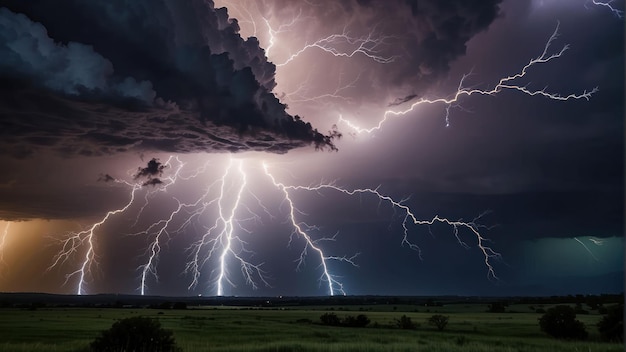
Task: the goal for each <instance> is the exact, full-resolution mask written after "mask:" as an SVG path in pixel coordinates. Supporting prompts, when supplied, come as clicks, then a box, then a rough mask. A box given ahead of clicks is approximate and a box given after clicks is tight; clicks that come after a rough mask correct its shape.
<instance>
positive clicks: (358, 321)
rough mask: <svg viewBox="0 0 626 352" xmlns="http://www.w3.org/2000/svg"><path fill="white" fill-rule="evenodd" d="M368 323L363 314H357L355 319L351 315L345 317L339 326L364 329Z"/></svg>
mask: <svg viewBox="0 0 626 352" xmlns="http://www.w3.org/2000/svg"><path fill="white" fill-rule="evenodd" d="M369 323H370V319H369V318H368V317H367V315H365V314H359V315H357V316H356V317H355V316H353V315H348V316H346V317H345V318H344V319H343V321H342V324H341V325H344V326H349V327H353V328H364V327H366V326H367V325H368V324H369Z"/></svg>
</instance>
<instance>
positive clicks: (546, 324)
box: [539, 305, 587, 340]
mask: <svg viewBox="0 0 626 352" xmlns="http://www.w3.org/2000/svg"><path fill="white" fill-rule="evenodd" d="M539 327H540V328H541V331H543V332H545V333H546V334H548V335H550V336H552V337H555V338H562V339H575V340H584V339H586V338H587V330H586V329H585V324H583V323H582V322H580V321H579V320H576V311H575V310H574V308H572V307H570V306H565V305H561V306H556V307H553V308H550V309H548V310H547V311H546V313H545V314H544V315H543V316H542V317H541V318H539Z"/></svg>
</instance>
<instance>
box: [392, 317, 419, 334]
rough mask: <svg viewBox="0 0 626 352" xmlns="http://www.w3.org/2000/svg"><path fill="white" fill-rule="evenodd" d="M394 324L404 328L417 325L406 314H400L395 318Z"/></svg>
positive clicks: (411, 327)
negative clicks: (398, 317)
mask: <svg viewBox="0 0 626 352" xmlns="http://www.w3.org/2000/svg"><path fill="white" fill-rule="evenodd" d="M396 326H397V327H399V328H400V329H406V330H412V329H415V328H416V327H417V325H416V324H415V323H414V322H413V321H411V318H410V317H407V316H406V315H403V316H401V317H400V319H396Z"/></svg>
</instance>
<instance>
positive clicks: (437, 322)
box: [428, 314, 448, 331]
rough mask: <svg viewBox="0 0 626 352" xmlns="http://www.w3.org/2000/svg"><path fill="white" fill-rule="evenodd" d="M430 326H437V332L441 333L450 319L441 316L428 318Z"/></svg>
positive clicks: (436, 315)
mask: <svg viewBox="0 0 626 352" xmlns="http://www.w3.org/2000/svg"><path fill="white" fill-rule="evenodd" d="M428 324H430V325H434V326H436V327H437V330H439V331H441V330H443V329H444V328H445V327H446V325H448V317H445V316H443V315H441V314H435V315H433V316H431V317H430V318H428Z"/></svg>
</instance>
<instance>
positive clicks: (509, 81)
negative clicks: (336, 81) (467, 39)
mask: <svg viewBox="0 0 626 352" xmlns="http://www.w3.org/2000/svg"><path fill="white" fill-rule="evenodd" d="M558 31H559V23H557V26H556V28H555V30H554V32H553V33H552V35H551V36H550V38H549V39H548V41H547V42H546V45H545V46H544V49H543V52H542V53H541V55H539V56H538V57H536V58H534V59H532V60H530V61H529V62H528V63H527V64H526V65H524V67H522V69H521V70H520V71H519V72H517V73H515V74H513V75H510V76H506V77H503V78H501V79H500V80H499V81H498V83H497V84H496V85H495V86H494V87H493V88H492V89H488V90H485V89H466V88H463V83H464V81H465V79H466V78H467V77H468V76H469V75H470V74H471V73H470V74H464V75H463V77H462V78H461V80H460V82H459V86H458V89H457V91H456V92H455V93H454V94H453V95H452V97H451V98H434V99H426V98H421V99H419V100H418V101H416V102H414V103H412V104H411V105H410V106H409V107H408V108H407V109H404V110H400V111H395V110H387V111H385V112H384V114H383V118H382V119H381V120H380V121H379V122H378V124H377V125H375V126H374V127H371V128H363V127H359V126H357V125H356V124H354V123H353V122H351V121H350V120H347V119H345V118H343V116H341V115H340V116H339V123H344V124H345V125H346V126H348V127H349V128H351V129H353V130H354V131H355V132H356V133H359V134H360V133H368V134H369V133H372V132H374V131H377V130H380V129H381V128H382V126H383V124H384V123H385V122H387V120H388V119H390V118H391V117H402V116H405V115H406V114H408V113H410V112H412V111H414V110H415V108H416V107H418V106H419V105H423V104H436V103H443V104H445V105H446V125H449V123H450V122H449V113H450V107H451V106H452V104H456V103H458V101H459V99H460V98H461V97H463V96H471V95H475V94H478V95H490V96H494V95H497V94H498V93H500V92H501V91H502V90H505V89H508V90H514V91H519V92H521V93H523V94H526V95H529V96H536V95H539V96H543V97H545V98H548V99H552V100H559V101H567V100H578V99H585V100H589V99H590V98H591V96H592V95H593V94H594V93H596V92H598V87H595V88H593V89H592V90H591V91H587V90H584V91H583V93H579V94H576V93H572V94H568V95H565V96H563V95H561V94H559V93H550V92H547V91H546V89H547V87H545V88H543V89H540V90H531V89H528V87H527V86H521V85H517V84H513V81H514V80H517V79H520V78H522V77H525V76H526V74H527V72H528V70H529V69H531V68H532V67H533V66H536V65H540V64H544V63H548V62H550V61H552V60H555V59H558V58H560V57H561V56H562V55H563V53H565V51H567V50H568V49H569V45H568V44H565V45H564V46H563V47H562V48H561V50H559V51H558V52H556V53H552V54H550V53H549V50H550V46H551V45H552V43H553V42H554V40H556V39H557V37H558V35H559V33H558Z"/></svg>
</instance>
